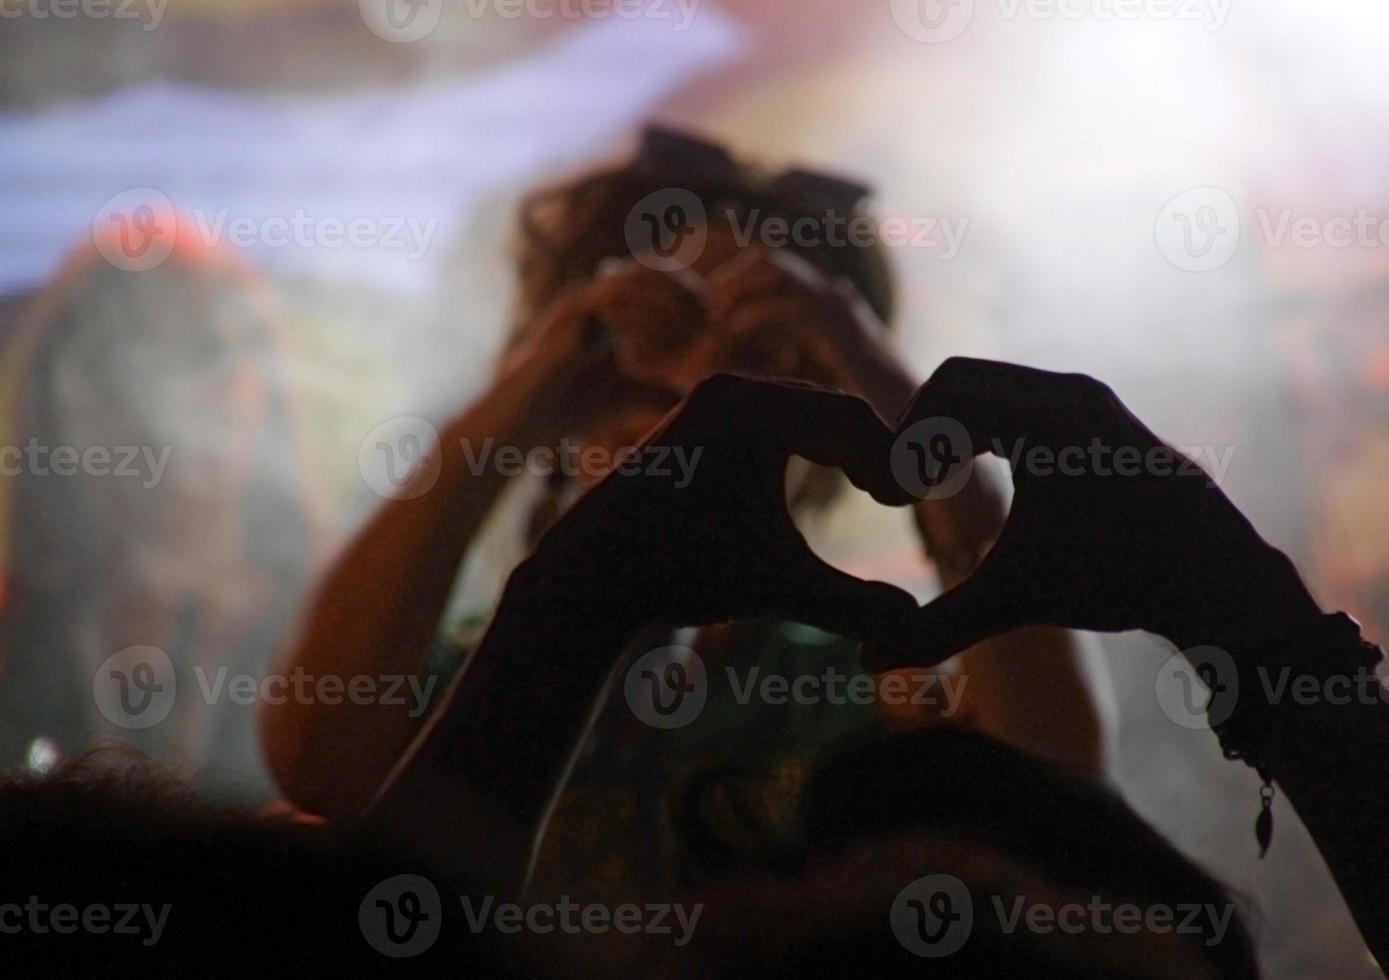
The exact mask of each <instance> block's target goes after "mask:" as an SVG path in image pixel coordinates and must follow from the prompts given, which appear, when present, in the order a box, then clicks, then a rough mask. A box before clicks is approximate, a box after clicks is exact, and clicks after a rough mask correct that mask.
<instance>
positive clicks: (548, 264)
mask: <svg viewBox="0 0 1389 980" xmlns="http://www.w3.org/2000/svg"><path fill="white" fill-rule="evenodd" d="M672 143H674V144H675V145H671V144H672ZM815 176H816V175H811V174H808V173H806V172H804V171H789V172H788V173H786V174H783V175H781V176H780V177H774V176H772V175H771V174H769V173H768V172H766V171H764V170H762V169H760V168H758V167H757V166H755V165H752V164H749V163H745V162H742V161H737V160H734V159H733V158H732V157H730V156H728V155H727V154H726V153H725V152H723V151H722V150H721V149H719V148H717V147H713V146H712V145H708V144H703V145H701V143H700V142H699V141H698V140H694V139H692V138H688V137H677V136H674V135H673V134H670V133H667V132H664V131H660V130H651V131H648V133H647V135H646V138H645V144H644V146H643V147H642V149H641V150H640V151H639V152H638V153H637V154H636V156H635V157H634V158H632V159H631V160H629V161H628V162H626V163H624V164H622V165H619V166H615V167H610V168H607V169H604V170H600V171H598V172H596V173H591V174H587V175H585V176H582V177H579V178H577V179H575V180H572V181H569V182H566V183H563V184H560V185H558V186H555V187H549V188H544V189H542V190H539V191H536V192H534V193H532V194H530V195H529V196H527V197H526V198H525V199H524V200H523V201H522V204H521V213H520V241H519V246H518V260H517V261H518V271H519V275H520V296H519V302H518V303H517V309H516V319H515V323H514V326H513V328H512V338H511V342H512V343H513V344H514V343H516V342H518V341H519V340H520V339H522V338H523V337H524V336H525V333H526V330H527V328H528V326H529V325H530V324H531V323H532V322H533V321H534V319H535V317H536V315H537V314H538V313H539V311H540V310H542V309H543V308H544V307H545V305H546V304H547V303H549V302H550V301H551V300H553V299H554V298H555V297H556V296H557V295H559V294H560V293H561V292H562V291H563V290H565V289H566V288H568V287H570V286H572V285H574V284H575V283H578V282H581V281H583V280H585V279H588V278H590V277H592V276H593V275H594V273H595V272H596V271H597V270H598V267H599V266H600V265H601V264H602V263H603V261H604V260H606V259H611V258H631V257H632V253H631V246H630V245H629V243H628V240H627V227H628V219H629V217H630V216H631V214H632V212H633V210H634V209H635V208H636V207H637V206H638V205H639V204H641V202H642V201H643V199H645V198H647V197H648V195H651V194H655V193H658V192H662V191H669V190H670V189H672V188H679V189H680V190H682V191H686V192H688V193H690V194H693V195H694V196H695V197H697V198H698V199H699V201H700V203H701V204H702V205H703V207H704V211H705V214H706V216H708V215H714V214H719V215H721V216H731V217H732V218H733V219H734V220H736V221H738V222H739V224H740V225H745V224H746V223H747V222H748V221H749V220H753V221H754V228H753V229H752V230H753V234H754V237H760V236H758V234H757V232H758V231H759V230H760V229H761V228H762V227H764V226H765V225H766V223H767V222H769V221H772V220H784V221H788V222H792V223H794V222H795V221H796V220H797V219H800V218H804V217H810V218H823V217H824V216H825V215H826V213H827V212H830V211H834V212H837V213H838V215H839V217H841V218H843V219H846V220H847V219H849V218H852V217H855V216H856V215H859V214H861V213H862V212H861V211H860V210H859V208H860V206H861V201H862V198H863V197H864V196H866V194H867V189H866V188H857V189H856V188H855V185H851V184H848V183H847V182H842V181H834V180H833V179H832V178H828V177H824V178H819V179H815ZM787 178H799V179H787ZM845 188H848V189H847V190H845ZM785 248H786V249H787V250H788V251H790V252H793V253H795V254H796V255H797V256H799V257H800V258H802V259H805V260H806V261H808V262H810V263H811V264H812V265H814V266H815V267H816V268H817V269H819V270H820V271H821V272H822V273H824V274H825V275H827V276H830V277H832V278H843V279H846V280H848V281H849V282H850V283H852V284H853V286H854V288H855V289H857V290H858V293H859V295H861V296H862V297H863V299H864V301H865V302H867V304H868V305H869V307H871V308H872V309H873V311H874V313H876V314H877V317H878V319H879V320H881V321H882V322H883V323H884V324H889V325H890V324H891V323H892V320H893V314H894V311H895V307H894V292H893V280H892V271H891V268H890V266H889V265H888V261H887V256H886V254H885V250H884V248H883V246H882V244H881V243H880V242H878V241H876V239H875V240H874V241H873V242H872V243H871V244H857V243H854V242H843V243H830V242H828V241H824V242H822V243H820V244H818V245H816V246H814V247H808V248H807V247H801V246H799V245H797V244H795V243H794V242H788V243H787V244H786V245H785Z"/></svg>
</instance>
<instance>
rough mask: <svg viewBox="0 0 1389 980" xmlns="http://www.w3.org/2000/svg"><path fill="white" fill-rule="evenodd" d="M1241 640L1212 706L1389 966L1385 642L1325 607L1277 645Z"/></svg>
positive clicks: (1232, 746)
mask: <svg viewBox="0 0 1389 980" xmlns="http://www.w3.org/2000/svg"><path fill="white" fill-rule="evenodd" d="M1231 649H1232V650H1233V651H1234V654H1233V656H1234V663H1235V664H1237V668H1236V669H1235V671H1234V674H1235V677H1234V680H1235V683H1234V684H1231V683H1230V680H1231V678H1230V677H1227V676H1226V674H1227V673H1229V671H1228V669H1227V670H1226V671H1221V670H1219V669H1217V671H1216V675H1215V677H1216V684H1215V687H1214V688H1213V690H1214V691H1216V692H1217V693H1216V694H1213V696H1212V701H1211V704H1210V706H1209V708H1208V711H1210V712H1211V715H1210V721H1211V722H1212V725H1213V727H1214V728H1215V729H1216V732H1217V733H1218V734H1219V736H1220V741H1221V746H1222V748H1223V749H1224V750H1225V751H1226V753H1227V755H1231V756H1232V757H1238V758H1242V759H1244V760H1245V761H1246V762H1248V763H1249V764H1251V765H1254V766H1256V767H1257V768H1258V770H1259V771H1260V772H1261V773H1262V774H1263V775H1264V776H1266V777H1267V778H1269V779H1272V780H1273V781H1274V782H1276V783H1277V785H1278V787H1279V788H1280V789H1281V790H1282V791H1283V792H1284V793H1285V794H1286V795H1287V797H1288V800H1289V801H1290V802H1291V803H1292V804H1293V807H1294V808H1295V809H1296V810H1297V812H1298V815H1299V816H1300V817H1301V818H1302V821H1303V823H1304V824H1305V825H1306V827H1307V829H1308V832H1309V833H1310V834H1311V835H1312V839H1313V840H1314V841H1316V844H1317V847H1318V848H1319V849H1320V851H1321V853H1322V857H1323V858H1324V859H1325V860H1326V863H1327V866H1328V867H1329V868H1330V869H1331V873H1332V875H1333V877H1334V878H1335V879H1336V883H1337V885H1338V886H1339V887H1340V890H1341V894H1342V896H1343V897H1344V898H1345V900H1346V904H1347V905H1348V906H1349V908H1350V910H1351V913H1352V915H1353V916H1354V917H1355V920H1356V922H1357V924H1358V925H1359V927H1360V930H1361V934H1362V935H1363V936H1364V938H1365V941H1366V943H1367V945H1369V947H1370V949H1371V951H1372V952H1374V954H1375V955H1376V956H1377V957H1378V958H1379V961H1380V963H1381V964H1382V965H1389V833H1386V828H1389V800H1386V797H1385V795H1384V789H1385V787H1386V786H1389V754H1386V752H1385V748H1386V746H1389V705H1386V704H1385V703H1384V694H1383V689H1382V687H1381V684H1380V683H1379V680H1378V678H1377V677H1376V675H1375V672H1374V665H1375V661H1377V660H1378V659H1379V656H1380V654H1379V651H1378V650H1377V649H1375V648H1373V647H1370V646H1369V645H1368V644H1364V643H1362V642H1359V641H1358V640H1357V639H1356V634H1355V631H1354V627H1353V625H1351V624H1350V623H1349V621H1348V620H1346V619H1345V618H1344V617H1324V616H1314V617H1311V618H1309V619H1308V620H1306V621H1305V622H1304V623H1303V624H1302V625H1301V626H1298V627H1295V628H1293V629H1292V630H1291V631H1289V632H1288V633H1287V634H1286V638H1285V639H1281V640H1277V641H1274V643H1273V644H1272V645H1270V644H1269V643H1268V641H1264V642H1263V643H1259V644H1257V645H1254V644H1251V645H1248V646H1244V647H1239V646H1233V645H1232V647H1231ZM1192 656H1194V657H1196V658H1197V659H1198V660H1199V659H1200V657H1201V656H1208V655H1201V654H1197V653H1196V652H1195V651H1193V652H1192ZM1198 666H1199V664H1198Z"/></svg>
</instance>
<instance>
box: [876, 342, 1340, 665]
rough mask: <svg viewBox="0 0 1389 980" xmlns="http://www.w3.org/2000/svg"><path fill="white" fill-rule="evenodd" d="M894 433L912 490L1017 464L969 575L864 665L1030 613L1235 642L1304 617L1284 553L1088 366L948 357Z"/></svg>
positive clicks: (933, 650)
mask: <svg viewBox="0 0 1389 980" xmlns="http://www.w3.org/2000/svg"><path fill="white" fill-rule="evenodd" d="M942 419H944V420H952V421H946V422H942V421H940V420H942ZM899 433H900V435H899V438H898V441H897V444H896V445H895V447H894V450H893V452H894V469H895V471H896V472H898V474H899V476H903V475H905V476H906V479H905V480H904V482H905V483H906V484H913V483H914V482H915V485H914V486H912V487H911V489H912V490H914V491H915V494H914V495H916V496H922V495H931V494H936V493H939V492H948V490H949V486H950V481H951V480H952V479H953V480H958V479H959V478H960V476H961V475H962V473H961V472H960V470H959V468H961V467H966V466H968V465H970V464H971V463H972V460H973V457H974V456H975V455H977V454H979V453H982V452H992V453H995V454H996V455H1000V456H1003V457H1005V458H1010V459H1013V458H1016V460H1017V462H1016V463H1014V465H1013V486H1014V498H1013V503H1012V508H1011V510H1010V512H1009V515H1008V519H1007V521H1006V523H1005V524H1004V526H1003V530H1002V532H1001V533H1000V535H999V538H998V540H997V541H996V543H995V544H994V546H993V548H992V550H991V551H990V552H989V553H988V555H987V556H986V557H985V558H984V560H983V561H982V563H981V564H980V565H979V567H978V568H977V569H976V570H975V572H974V574H973V575H972V576H971V577H970V578H968V579H967V580H965V581H964V582H963V583H961V584H960V585H959V586H957V587H956V588H954V589H952V590H950V591H949V592H947V593H945V594H944V595H942V596H941V597H940V598H938V599H937V600H936V601H934V602H932V603H930V604H928V605H927V606H925V607H924V608H923V609H922V610H921V611H920V612H919V613H918V614H917V616H916V623H915V625H914V626H913V628H912V634H913V635H912V638H911V639H910V641H908V642H907V643H905V644H898V645H896V646H894V645H892V644H890V643H885V644H881V645H876V646H875V647H873V648H870V649H866V650H865V652H864V659H865V662H866V663H867V665H868V666H869V667H870V668H872V669H875V670H882V669H887V668H891V667H897V666H903V665H906V664H929V663H936V662H939V661H940V660H943V659H945V658H946V657H949V656H950V655H952V654H954V653H957V652H959V651H961V650H964V649H966V648H968V647H970V646H971V645H973V644H974V643H977V642H979V641H980V640H983V639H986V638H988V637H989V636H993V635H995V634H998V633H1003V632H1007V631H1011V630H1014V629H1017V628H1020V627H1023V626H1029V625H1036V624H1051V625H1058V626H1065V627H1070V628H1074V629H1086V630H1100V631H1119V630H1129V629H1144V630H1149V631H1151V632H1154V633H1158V634H1160V635H1162V636H1165V637H1167V638H1168V639H1169V640H1171V641H1172V642H1174V643H1176V644H1177V645H1178V646H1180V647H1183V648H1187V647H1190V646H1194V645H1197V644H1202V643H1210V644H1217V645H1221V646H1226V647H1227V648H1238V647H1239V646H1241V645H1247V644H1250V643H1254V642H1258V641H1260V640H1265V639H1271V638H1275V637H1277V636H1279V635H1281V634H1282V633H1283V632H1284V631H1285V630H1286V629H1287V628H1288V627H1289V626H1291V625H1293V624H1294V623H1296V622H1299V621H1301V620H1303V619H1305V618H1308V617H1312V616H1316V615H1318V610H1317V607H1316V605H1315V603H1314V602H1313V601H1312V599H1311V597H1310V596H1309V595H1308V593H1307V590H1306V588H1305V587H1304V586H1303V584H1302V581H1301V579H1300V578H1299V577H1298V575H1297V572H1296V570H1295V569H1294V568H1293V566H1292V564H1291V562H1289V561H1288V559H1287V557H1286V556H1284V555H1283V554H1282V553H1281V552H1279V551H1278V550H1276V549H1275V548H1273V547H1272V546H1270V545H1269V544H1268V543H1267V542H1265V541H1264V540H1263V539H1262V538H1261V537H1259V535H1258V533H1257V532H1256V531H1255V530H1254V528H1253V526H1252V525H1250V523H1249V521H1248V520H1246V519H1245V517H1244V515H1242V514H1241V513H1240V512H1239V510H1238V509H1237V508H1236V507H1235V506H1234V504H1232V503H1231V502H1230V500H1229V499H1228V498H1227V497H1226V496H1225V494H1224V493H1222V492H1221V491H1220V490H1219V489H1218V488H1217V487H1216V486H1215V485H1214V482H1213V481H1211V480H1210V478H1209V477H1208V476H1207V474H1206V473H1205V472H1204V471H1202V470H1201V469H1200V468H1199V467H1197V466H1196V465H1195V464H1194V463H1193V462H1191V461H1190V460H1188V459H1187V458H1186V457H1185V456H1183V455H1182V454H1180V453H1178V452H1177V451H1176V450H1174V449H1172V448H1171V447H1169V446H1167V445H1166V444H1164V443H1163V442H1162V441H1161V440H1160V439H1158V437H1157V436H1155V435H1154V434H1153V433H1152V432H1151V431H1149V430H1148V428H1147V427H1146V426H1145V425H1144V424H1143V423H1142V422H1140V421H1139V420H1138V419H1137V418H1135V417H1134V415H1133V414H1132V413H1131V412H1129V410H1128V409H1127V408H1125V407H1124V404H1123V403H1122V402H1121V401H1119V399H1118V397H1117V396H1115V394H1114V392H1113V391H1111V390H1110V389H1109V388H1108V387H1107V386H1105V385H1103V384H1101V383H1100V382H1098V381H1096V380H1094V379H1093V378H1089V377H1086V376H1084V375H1078V374H1054V373H1051V372H1047V371H1038V370H1034V369H1031V368H1025V367H1019V366H1016V365H1012V364H1003V363H999V362H994V361H982V360H973V359H967V358H952V359H950V360H948V361H946V362H945V363H944V364H942V365H941V367H940V368H939V370H937V371H936V373H935V374H934V375H932V377H931V379H930V380H929V381H927V382H926V384H925V385H923V386H922V387H921V389H920V391H919V392H918V393H917V396H916V398H915V400H914V401H913V403H912V404H911V406H910V407H909V408H908V409H907V411H906V413H905V414H904V415H903V417H902V419H901V420H900V423H899ZM952 468H955V472H951V470H952ZM918 478H919V482H916V481H917V479H918ZM897 499H898V501H899V502H900V501H901V500H902V499H908V498H907V497H899V498H897Z"/></svg>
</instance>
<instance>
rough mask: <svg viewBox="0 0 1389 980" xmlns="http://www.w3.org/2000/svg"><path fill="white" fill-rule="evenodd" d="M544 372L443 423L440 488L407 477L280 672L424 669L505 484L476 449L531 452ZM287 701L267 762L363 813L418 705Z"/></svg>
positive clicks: (519, 372)
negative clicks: (532, 414) (531, 413)
mask: <svg viewBox="0 0 1389 980" xmlns="http://www.w3.org/2000/svg"><path fill="white" fill-rule="evenodd" d="M545 378H546V372H545V370H543V365H538V364H527V365H523V366H520V367H518V368H517V369H516V370H515V371H513V372H511V373H510V374H509V375H507V376H505V377H503V378H502V379H500V380H499V382H498V383H497V384H496V385H495V386H494V387H493V388H492V389H491V390H490V391H489V392H488V393H487V395H485V396H484V397H483V398H482V399H480V400H479V401H478V402H477V403H475V404H474V405H473V406H471V407H470V408H469V409H468V410H467V411H465V412H464V413H463V414H462V415H460V416H459V417H458V418H457V419H455V420H454V421H453V422H452V423H450V425H449V426H448V427H447V428H445V429H444V431H443V432H441V434H440V445H439V448H438V451H439V453H440V468H439V470H438V472H437V479H436V482H435V483H434V485H433V486H432V487H430V488H429V489H428V490H427V491H424V492H420V493H419V495H418V496H412V495H413V494H414V493H415V492H416V491H420V490H423V486H424V485H423V484H422V483H419V484H415V485H413V486H412V485H407V486H406V487H405V488H404V489H403V491H402V493H401V495H400V496H399V497H398V498H397V499H392V500H390V501H388V502H387V503H386V504H385V505H384V506H383V507H382V508H381V509H380V511H378V513H377V514H376V515H375V516H374V517H373V518H372V519H371V521H370V522H369V523H368V525H367V526H366V528H365V529H364V530H363V531H362V532H361V533H359V534H358V535H357V536H356V538H354V539H353V541H352V542H351V543H350V544H349V545H348V546H347V548H346V549H345V550H344V552H343V553H342V554H341V556H340V557H339V558H338V559H337V561H336V562H335V563H334V565H333V568H332V570H331V571H330V573H329V574H328V576H327V577H326V578H325V579H324V581H323V583H322V585H321V586H320V588H319V590H318V592H317V596H316V599H315V601H314V602H313V604H312V605H311V606H310V607H309V609H308V610H307V613H306V616H305V618H304V619H303V621H302V625H301V628H300V630H299V631H298V633H297V635H296V639H295V641H294V643H293V645H292V646H291V647H290V648H289V649H288V650H287V651H286V653H285V655H284V656H283V657H282V659H281V663H280V665H279V670H280V672H282V673H283V674H284V675H286V676H291V677H292V676H294V674H295V672H299V673H301V674H302V675H305V676H307V677H309V678H321V677H324V676H332V677H336V678H340V679H342V681H343V683H344V684H347V683H349V682H350V679H351V678H354V677H359V676H366V677H372V678H375V679H377V681H378V683H380V680H381V678H383V677H392V676H407V677H414V676H416V675H418V674H419V673H420V672H421V669H422V665H423V660H424V657H425V654H426V652H427V651H428V649H429V647H430V644H431V643H432V641H433V639H434V636H435V633H436V631H437V629H438V625H439V621H440V618H441V617H442V615H443V611H444V607H445V605H446V603H447V601H448V596H449V592H450V589H451V587H452V584H453V581H454V579H455V577H456V575H457V572H458V568H459V565H460V563H461V561H462V558H463V555H464V554H465V553H466V551H467V548H468V545H469V542H470V541H471V540H472V539H473V537H474V536H475V535H476V533H477V531H478V528H479V527H480V526H481V525H482V523H483V521H484V520H485V519H486V517H487V514H488V513H489V512H490V511H491V509H492V507H493V505H494V504H495V502H496V500H497V498H498V496H499V495H500V493H501V491H502V489H503V488H504V487H505V485H506V482H507V478H506V477H505V476H504V475H503V474H502V472H501V471H500V470H499V468H497V467H483V468H481V469H479V468H478V467H477V466H476V459H477V458H478V454H479V453H480V452H481V451H482V446H483V445H484V444H485V443H486V441H487V440H488V439H491V440H493V441H494V445H496V444H504V445H518V446H520V447H521V448H522V449H523V450H524V449H526V448H528V447H529V445H530V443H531V441H532V440H533V439H535V438H538V435H537V434H536V433H535V432H533V431H532V426H531V425H530V423H529V420H528V415H527V413H528V410H529V403H530V400H531V399H532V398H534V397H535V394H536V392H537V390H538V389H539V388H540V387H542V386H543V384H544V382H545ZM433 476H435V474H433V473H429V472H427V471H425V472H417V473H415V474H414V475H413V476H412V479H413V480H416V481H420V480H429V479H430V478H431V477H433ZM282 700H283V703H281V704H277V705H270V704H265V705H263V706H262V708H261V717H260V723H261V731H262V741H263V744H264V746H265V752H266V756H267V761H268V762H269V765H270V768H271V771H272V773H273V774H274V775H275V777H276V779H277V780H278V781H279V783H280V785H281V788H282V789H284V791H285V792H286V794H287V795H288V796H289V797H290V798H291V799H293V800H294V801H295V802H296V803H297V804H298V805H300V806H302V807H305V808H307V809H311V810H315V811H318V812H324V813H328V814H336V815H344V814H349V813H352V812H356V811H358V810H360V808H361V807H362V806H364V805H365V804H366V802H367V801H368V800H369V799H370V798H371V795H372V793H374V792H375V790H376V788H377V787H378V786H379V785H380V782H381V780H382V779H384V778H385V776H386V774H387V773H388V772H389V770H390V767H391V766H392V765H393V764H394V763H395V761H396V760H397V759H398V758H399V755H400V753H401V752H402V751H403V750H404V748H405V746H406V745H407V744H408V743H409V741H410V739H411V738H412V737H413V736H414V734H415V733H416V731H417V730H418V728H419V726H420V724H421V720H420V719H419V718H418V717H411V709H414V708H415V706H414V705H405V706H386V705H382V704H375V703H370V704H357V703H353V702H352V701H351V700H350V699H346V698H344V699H341V703H337V704H331V705H330V704H325V703H321V702H320V701H319V700H318V699H314V698H285V699H282Z"/></svg>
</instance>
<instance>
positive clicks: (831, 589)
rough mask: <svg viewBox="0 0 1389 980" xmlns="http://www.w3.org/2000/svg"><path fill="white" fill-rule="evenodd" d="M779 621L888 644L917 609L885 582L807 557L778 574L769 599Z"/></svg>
mask: <svg viewBox="0 0 1389 980" xmlns="http://www.w3.org/2000/svg"><path fill="white" fill-rule="evenodd" d="M773 604H774V606H775V609H774V612H775V613H776V615H778V616H780V617H782V618H783V619H789V620H792V621H794V622H798V623H807V624H809V625H811V626H814V627H816V628H818V629H822V630H825V631H826V632H829V633H834V634H837V635H839V636H847V637H855V638H859V639H866V640H870V641H882V642H893V641H895V639H896V638H897V637H900V636H902V635H904V631H905V629H906V624H907V622H908V621H909V620H910V618H911V617H913V616H915V615H916V613H917V603H916V600H915V599H914V598H912V596H911V593H909V592H906V591H904V590H902V589H899V588H897V586H895V585H889V584H887V583H886V582H869V581H864V580H863V579H860V578H856V577H854V576H853V575H850V574H848V573H847V572H842V571H840V570H839V569H837V568H835V567H834V566H833V565H830V564H827V563H826V562H825V561H823V560H822V559H820V558H819V557H818V556H809V559H808V560H806V561H805V562H804V564H802V565H801V566H800V567H799V568H798V570H797V571H796V572H795V573H794V574H793V575H786V576H785V577H784V578H782V580H781V582H780V583H779V585H778V587H777V589H776V595H775V596H774V597H773Z"/></svg>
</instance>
